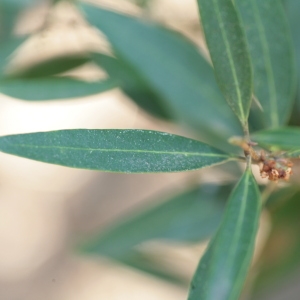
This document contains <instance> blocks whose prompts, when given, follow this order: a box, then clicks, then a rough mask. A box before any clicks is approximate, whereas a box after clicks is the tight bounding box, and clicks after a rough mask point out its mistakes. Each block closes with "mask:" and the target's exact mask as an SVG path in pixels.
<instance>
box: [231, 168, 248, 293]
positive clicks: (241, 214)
mask: <svg viewBox="0 0 300 300" xmlns="http://www.w3.org/2000/svg"><path fill="white" fill-rule="evenodd" d="M246 172H247V178H246V179H245V189H244V193H243V196H242V201H243V202H242V207H241V209H240V212H239V217H238V220H237V224H236V227H237V228H238V230H237V231H236V233H235V234H234V238H233V243H232V245H235V244H236V243H237V241H238V240H239V239H240V237H241V235H242V226H241V225H242V222H243V219H244V217H245V212H246V207H247V201H246V200H247V199H246V198H247V194H248V191H249V179H250V175H251V174H250V171H249V170H247V171H246ZM236 252H237V247H233V248H232V254H231V255H230V258H229V261H230V265H232V261H233V260H234V258H235V257H236ZM244 262H245V260H244ZM243 267H244V263H242V265H241V268H240V270H242V268H243ZM239 273H240V272H238V274H239ZM238 278H239V277H237V281H238V280H239V279H238ZM236 288H237V286H236V285H235V286H233V288H232V290H231V293H230V297H229V298H231V295H234V294H235V293H236Z"/></svg>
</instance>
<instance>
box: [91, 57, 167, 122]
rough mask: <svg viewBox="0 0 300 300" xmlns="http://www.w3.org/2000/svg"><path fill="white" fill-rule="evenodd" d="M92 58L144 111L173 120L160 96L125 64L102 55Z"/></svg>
mask: <svg viewBox="0 0 300 300" xmlns="http://www.w3.org/2000/svg"><path fill="white" fill-rule="evenodd" d="M91 58H92V60H94V61H95V63H97V64H98V65H99V66H100V67H102V68H103V69H104V70H105V71H106V72H107V73H108V75H109V76H110V77H111V78H113V79H117V81H118V82H120V83H121V87H122V89H123V91H124V92H125V93H126V94H127V95H128V96H129V97H130V98H131V99H132V100H133V101H135V102H136V103H137V104H138V105H139V106H140V107H142V108H143V109H144V110H146V111H147V112H149V113H150V114H152V115H154V116H156V117H159V118H163V119H171V118H172V117H171V116H170V114H169V112H168V111H167V109H166V108H165V107H163V103H164V102H163V100H162V99H160V96H159V95H158V94H157V93H155V91H153V89H151V87H150V86H148V84H147V81H146V80H143V79H142V78H141V76H140V75H139V74H138V73H137V72H136V71H135V70H134V69H132V68H131V67H130V66H129V65H127V64H126V63H125V62H123V61H121V60H120V59H115V58H113V57H110V56H107V55H105V54H101V53H92V54H91Z"/></svg>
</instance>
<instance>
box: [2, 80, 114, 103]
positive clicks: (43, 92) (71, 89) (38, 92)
mask: <svg viewBox="0 0 300 300" xmlns="http://www.w3.org/2000/svg"><path fill="white" fill-rule="evenodd" d="M115 87H116V83H115V82H114V81H112V80H111V79H107V80H104V81H95V82H87V81H81V80H77V79H72V78H67V77H45V78H35V79H11V80H4V81H2V82H0V92H1V93H2V94H5V95H8V96H11V97H14V98H19V99H24V100H29V101H41V100H55V99H67V98H76V97H84V96H87V95H92V94H97V93H100V92H105V91H107V90H110V89H112V88H115Z"/></svg>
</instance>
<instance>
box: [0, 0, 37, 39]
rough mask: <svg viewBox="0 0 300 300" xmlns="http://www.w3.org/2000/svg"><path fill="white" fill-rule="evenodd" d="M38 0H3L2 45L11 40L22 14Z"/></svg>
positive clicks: (0, 6)
mask: <svg viewBox="0 0 300 300" xmlns="http://www.w3.org/2000/svg"><path fill="white" fill-rule="evenodd" d="M36 2H37V0H1V2H0V44H1V42H3V41H7V40H8V39H9V38H11V36H12V33H13V29H14V27H15V25H16V22H17V19H18V17H19V15H20V13H21V12H22V10H24V9H26V8H27V7H29V6H30V5H33V4H34V3H36Z"/></svg>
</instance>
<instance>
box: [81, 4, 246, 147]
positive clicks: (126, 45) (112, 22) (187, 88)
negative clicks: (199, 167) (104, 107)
mask: <svg viewBox="0 0 300 300" xmlns="http://www.w3.org/2000/svg"><path fill="white" fill-rule="evenodd" d="M82 8H83V9H84V11H85V13H86V16H87V19H88V21H89V22H90V23H91V24H92V25H95V26H96V27H98V28H99V29H100V30H101V31H103V33H104V34H105V35H106V36H107V37H108V39H109V41H110V42H111V43H112V45H113V47H114V49H115V51H116V54H117V56H118V57H120V58H121V59H122V60H123V61H125V62H126V63H127V64H129V65H130V66H131V68H132V69H134V70H135V71H136V72H137V74H140V76H141V78H143V80H145V81H147V84H148V86H149V87H151V88H152V89H153V91H154V92H155V93H157V94H158V95H159V96H160V99H161V100H163V101H164V103H162V106H163V107H165V108H166V109H167V110H168V111H170V114H171V115H174V116H176V119H179V120H184V122H186V123H187V124H189V125H190V126H191V127H192V128H193V129H194V130H198V131H199V132H200V134H201V139H203V140H204V141H206V142H207V143H209V144H211V145H214V146H217V147H222V148H223V149H224V147H226V146H227V147H228V143H227V139H228V138H229V137H230V136H232V135H235V134H240V133H241V128H240V126H239V124H238V121H237V120H236V118H235V117H234V114H233V113H232V111H231V110H230V108H228V107H227V105H226V102H225V101H224V99H223V97H222V95H221V94H220V92H219V90H218V87H217V84H216V82H215V79H214V75H213V72H212V69H211V67H210V66H209V64H208V63H207V62H206V61H205V60H204V58H203V57H202V56H201V55H200V54H199V52H198V50H197V48H196V47H195V46H194V45H192V44H191V43H190V42H188V41H187V40H185V39H183V38H182V37H181V36H180V35H179V34H175V33H174V32H171V31H168V30H166V29H163V28H160V27H157V26H155V25H153V24H151V23H145V22H143V21H142V20H139V19H135V18H132V17H129V16H125V15H121V14H118V13H114V12H111V11H107V10H104V9H100V8H99V7H94V6H90V5H82Z"/></svg>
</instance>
